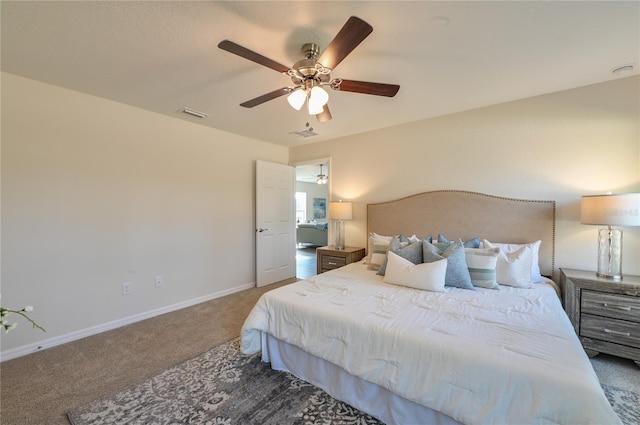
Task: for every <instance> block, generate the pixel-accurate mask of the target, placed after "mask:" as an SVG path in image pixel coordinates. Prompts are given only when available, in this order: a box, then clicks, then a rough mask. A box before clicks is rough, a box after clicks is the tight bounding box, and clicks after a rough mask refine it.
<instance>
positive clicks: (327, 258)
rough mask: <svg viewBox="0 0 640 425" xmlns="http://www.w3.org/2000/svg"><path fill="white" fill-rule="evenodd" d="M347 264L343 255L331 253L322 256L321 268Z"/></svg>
mask: <svg viewBox="0 0 640 425" xmlns="http://www.w3.org/2000/svg"><path fill="white" fill-rule="evenodd" d="M346 265H347V259H346V258H345V257H334V256H333V255H323V256H322V269H323V270H333V269H337V268H339V267H343V266H346Z"/></svg>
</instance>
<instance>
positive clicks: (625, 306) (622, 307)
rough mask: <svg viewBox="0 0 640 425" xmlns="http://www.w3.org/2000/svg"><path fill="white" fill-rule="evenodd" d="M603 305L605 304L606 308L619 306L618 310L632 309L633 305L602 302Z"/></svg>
mask: <svg viewBox="0 0 640 425" xmlns="http://www.w3.org/2000/svg"><path fill="white" fill-rule="evenodd" d="M602 305H603V306H605V307H606V308H609V307H612V308H617V309H618V310H624V311H631V306H628V305H614V306H609V305H608V304H607V303H602Z"/></svg>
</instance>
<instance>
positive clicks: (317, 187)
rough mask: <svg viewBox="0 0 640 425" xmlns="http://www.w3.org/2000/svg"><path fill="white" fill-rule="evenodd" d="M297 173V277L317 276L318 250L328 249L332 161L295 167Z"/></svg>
mask: <svg viewBox="0 0 640 425" xmlns="http://www.w3.org/2000/svg"><path fill="white" fill-rule="evenodd" d="M294 167H295V169H296V182H295V191H296V277H297V278H298V279H306V278H308V277H311V276H314V275H315V274H316V270H317V269H316V249H317V248H319V247H322V246H326V245H328V240H329V214H328V208H329V193H330V190H329V187H330V184H331V178H330V160H329V158H320V159H316V160H311V161H304V162H301V163H296V164H294Z"/></svg>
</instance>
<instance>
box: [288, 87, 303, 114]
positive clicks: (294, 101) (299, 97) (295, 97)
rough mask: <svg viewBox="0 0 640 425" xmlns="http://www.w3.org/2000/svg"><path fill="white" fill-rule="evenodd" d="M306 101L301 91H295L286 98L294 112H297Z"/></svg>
mask: <svg viewBox="0 0 640 425" xmlns="http://www.w3.org/2000/svg"><path fill="white" fill-rule="evenodd" d="M305 100H307V93H306V92H305V91H304V90H302V89H296V90H294V91H293V92H291V94H290V95H289V96H287V101H288V102H289V105H291V107H292V108H293V109H295V110H296V111H299V110H300V108H302V105H304V101H305Z"/></svg>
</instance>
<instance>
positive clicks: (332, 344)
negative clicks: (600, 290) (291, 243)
mask: <svg viewBox="0 0 640 425" xmlns="http://www.w3.org/2000/svg"><path fill="white" fill-rule="evenodd" d="M262 332H266V333H269V334H271V335H273V336H275V337H276V338H278V339H280V340H282V341H285V342H288V343H289V344H293V345H295V346H297V347H299V348H301V349H303V350H304V351H306V352H308V353H310V354H313V355H315V356H317V357H320V358H322V359H324V360H327V361H329V362H331V363H334V364H336V365H339V366H340V367H342V368H343V369H345V370H346V371H347V372H349V373H351V374H352V375H355V376H357V377H360V378H362V379H365V380H367V381H369V382H373V383H375V384H378V385H380V386H382V387H385V388H387V389H389V390H391V391H392V392H394V393H396V394H398V395H400V396H401V397H404V398H406V399H409V400H412V401H415V402H417V403H420V404H422V405H424V406H427V407H429V408H432V409H435V410H437V411H440V412H442V413H445V414H446V415H449V416H451V417H452V418H454V419H456V420H458V421H460V422H462V423H466V424H480V423H482V424H488V423H493V424H504V423H510V424H532V423H537V424H619V423H620V420H619V419H618V417H617V416H616V414H615V413H614V412H613V410H612V409H611V406H610V405H609V403H608V401H607V400H606V398H605V395H604V392H603V391H602V388H601V387H600V385H599V382H598V378H597V376H596V375H595V372H594V371H593V368H592V367H591V364H590V362H589V359H588V358H587V356H586V354H585V353H584V351H583V350H582V348H581V346H580V342H579V341H578V338H577V337H576V335H575V332H574V330H573V328H572V326H571V323H570V322H569V319H568V317H567V316H566V314H565V313H564V311H563V310H562V306H561V304H560V300H559V299H558V296H557V294H556V291H555V288H554V287H553V286H551V285H549V284H537V285H535V287H534V288H533V289H517V288H511V287H501V289H500V290H499V291H496V290H491V289H482V288H477V290H476V291H469V290H463V289H457V288H447V292H446V293H436V292H428V291H420V290H415V289H410V288H405V287H400V286H394V285H389V284H386V283H383V282H382V279H381V277H380V276H376V275H375V274H374V272H372V271H369V270H366V266H364V265H362V264H361V263H357V264H351V265H349V266H347V267H343V268H341V269H337V270H334V271H332V272H328V273H324V274H321V275H318V276H315V277H312V278H310V279H308V280H306V281H302V282H298V283H295V284H292V285H287V286H284V287H281V288H278V289H275V290H273V291H270V292H268V293H266V294H265V295H263V297H262V298H261V299H260V301H259V302H258V303H257V305H256V306H255V307H254V309H253V311H252V312H251V314H250V315H249V317H248V318H247V320H246V322H245V324H244V326H243V329H242V334H241V337H242V351H243V352H244V353H245V354H253V353H256V352H258V351H260V350H261V340H262V338H261V333H262Z"/></svg>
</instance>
